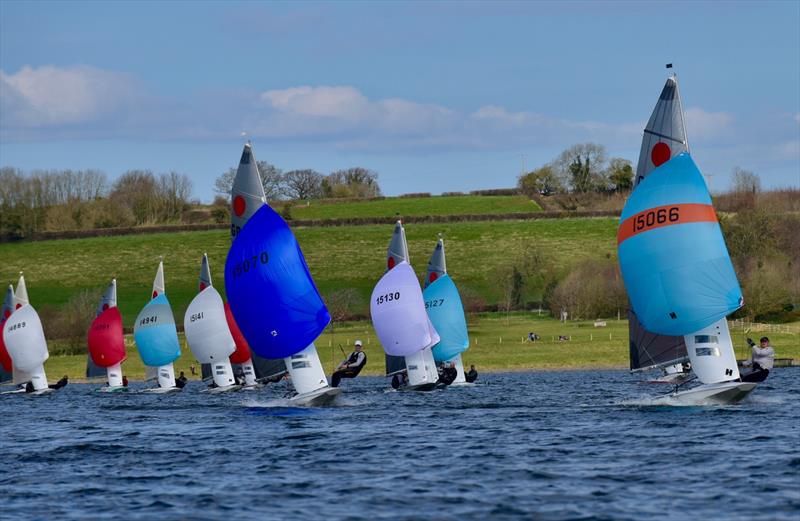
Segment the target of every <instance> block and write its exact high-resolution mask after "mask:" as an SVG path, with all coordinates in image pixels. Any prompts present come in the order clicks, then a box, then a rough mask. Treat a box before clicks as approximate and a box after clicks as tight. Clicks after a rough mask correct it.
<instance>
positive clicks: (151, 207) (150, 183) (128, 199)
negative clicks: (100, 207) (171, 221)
mask: <svg viewBox="0 0 800 521" xmlns="http://www.w3.org/2000/svg"><path fill="white" fill-rule="evenodd" d="M110 197H111V199H112V200H113V201H114V202H115V203H117V204H118V205H120V206H125V207H127V208H129V209H130V210H131V212H133V216H134V219H136V224H142V223H146V222H154V221H156V220H157V218H158V210H159V194H158V183H157V181H156V178H155V176H154V175H153V172H151V171H149V170H128V171H127V172H125V173H124V174H122V175H121V176H120V177H119V178H118V179H117V180H116V182H115V183H114V187H113V188H112V190H111V194H110Z"/></svg>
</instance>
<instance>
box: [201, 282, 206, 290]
mask: <svg viewBox="0 0 800 521" xmlns="http://www.w3.org/2000/svg"><path fill="white" fill-rule="evenodd" d="M204 289H206V283H205V282H201V283H200V291H203V290H204Z"/></svg>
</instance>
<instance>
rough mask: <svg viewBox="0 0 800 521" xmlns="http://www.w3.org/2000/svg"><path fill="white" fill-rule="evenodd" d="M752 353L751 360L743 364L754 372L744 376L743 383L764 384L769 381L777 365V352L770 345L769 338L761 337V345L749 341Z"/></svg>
mask: <svg viewBox="0 0 800 521" xmlns="http://www.w3.org/2000/svg"><path fill="white" fill-rule="evenodd" d="M747 343H748V344H749V345H750V348H751V349H752V352H751V353H750V358H748V359H747V360H745V362H744V363H743V364H742V365H743V366H745V367H752V368H753V370H752V371H751V372H749V373H747V374H743V375H742V381H743V382H763V381H764V380H766V379H767V376H768V375H769V372H770V371H771V370H772V366H773V365H774V364H775V350H774V349H772V346H771V345H769V338H767V337H761V341H760V342H759V345H758V346H756V343H755V342H753V341H752V340H750V339H749V338H748V339H747Z"/></svg>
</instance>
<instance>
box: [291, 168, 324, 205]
mask: <svg viewBox="0 0 800 521" xmlns="http://www.w3.org/2000/svg"><path fill="white" fill-rule="evenodd" d="M322 179H323V176H322V174H320V173H319V172H317V171H316V170H308V169H306V170H292V171H291V172H286V174H285V175H284V180H285V185H286V195H287V196H288V197H289V198H290V199H319V198H321V197H322V196H323V192H322Z"/></svg>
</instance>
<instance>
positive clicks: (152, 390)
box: [139, 387, 180, 394]
mask: <svg viewBox="0 0 800 521" xmlns="http://www.w3.org/2000/svg"><path fill="white" fill-rule="evenodd" d="M139 392H140V393H147V394H167V393H177V392H180V388H178V387H153V388H150V389H142V390H141V391H139Z"/></svg>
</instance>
